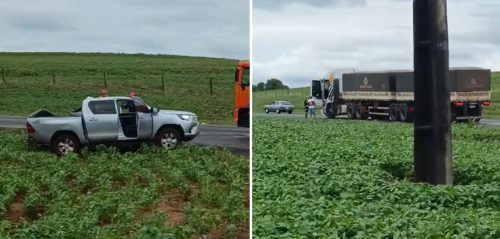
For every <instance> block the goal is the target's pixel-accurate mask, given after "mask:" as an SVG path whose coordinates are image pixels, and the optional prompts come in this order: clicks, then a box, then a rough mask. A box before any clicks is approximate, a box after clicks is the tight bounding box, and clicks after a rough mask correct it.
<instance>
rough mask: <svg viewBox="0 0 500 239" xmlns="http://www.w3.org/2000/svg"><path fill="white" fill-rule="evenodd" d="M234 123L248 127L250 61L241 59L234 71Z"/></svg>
mask: <svg viewBox="0 0 500 239" xmlns="http://www.w3.org/2000/svg"><path fill="white" fill-rule="evenodd" d="M234 81H235V83H236V84H235V89H234V92H235V93H234V94H235V96H234V115H233V117H234V123H235V124H236V126H238V127H250V62H249V61H242V62H240V63H239V64H238V66H237V67H236V71H235V77H234Z"/></svg>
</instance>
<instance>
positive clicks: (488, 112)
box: [484, 72, 500, 119]
mask: <svg viewBox="0 0 500 239" xmlns="http://www.w3.org/2000/svg"><path fill="white" fill-rule="evenodd" d="M484 115H485V118H496V119H498V118H500V72H494V73H493V74H492V77H491V106H489V107H487V108H486V109H485V111H484Z"/></svg>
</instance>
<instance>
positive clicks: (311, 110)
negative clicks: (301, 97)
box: [307, 97, 316, 118]
mask: <svg viewBox="0 0 500 239" xmlns="http://www.w3.org/2000/svg"><path fill="white" fill-rule="evenodd" d="M307 105H308V109H309V116H310V117H311V118H316V102H315V101H314V100H313V98H312V97H310V98H309V100H308V101H307Z"/></svg>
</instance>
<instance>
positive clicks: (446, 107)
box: [413, 0, 453, 185]
mask: <svg viewBox="0 0 500 239" xmlns="http://www.w3.org/2000/svg"><path fill="white" fill-rule="evenodd" d="M413 47H414V55H413V61H414V62H413V64H414V69H415V82H414V86H415V123H414V133H415V136H414V137H415V138H414V140H415V141H414V163H413V164H414V169H415V180H416V181H417V182H426V183H430V184H433V185H437V184H448V185H451V184H453V169H452V153H451V125H450V124H451V122H450V121H451V111H450V85H449V80H448V69H449V64H448V59H449V56H448V23H447V16H446V0H414V1H413Z"/></svg>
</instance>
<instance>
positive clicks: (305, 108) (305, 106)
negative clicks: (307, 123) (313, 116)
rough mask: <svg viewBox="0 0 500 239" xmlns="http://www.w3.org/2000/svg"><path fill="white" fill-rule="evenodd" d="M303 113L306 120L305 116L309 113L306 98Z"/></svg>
mask: <svg viewBox="0 0 500 239" xmlns="http://www.w3.org/2000/svg"><path fill="white" fill-rule="evenodd" d="M304 112H305V116H306V119H307V114H308V113H309V99H308V98H307V97H306V98H305V99H304Z"/></svg>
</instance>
